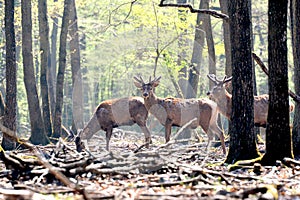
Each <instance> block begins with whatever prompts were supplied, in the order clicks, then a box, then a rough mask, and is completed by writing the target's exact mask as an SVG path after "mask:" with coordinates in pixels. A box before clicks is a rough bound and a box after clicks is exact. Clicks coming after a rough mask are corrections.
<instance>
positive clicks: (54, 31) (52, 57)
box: [48, 0, 58, 135]
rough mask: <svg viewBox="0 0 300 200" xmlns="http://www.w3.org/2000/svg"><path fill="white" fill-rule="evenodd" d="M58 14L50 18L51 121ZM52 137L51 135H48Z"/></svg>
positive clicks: (53, 107)
mask: <svg viewBox="0 0 300 200" xmlns="http://www.w3.org/2000/svg"><path fill="white" fill-rule="evenodd" d="M54 2H57V0H54ZM57 16H58V14H57V13H56V12H54V14H53V16H52V20H53V23H52V31H51V47H50V51H49V54H50V55H49V57H48V61H49V62H48V63H49V66H48V73H49V75H48V88H49V99H50V108H51V113H52V115H51V117H52V121H53V118H54V112H55V93H56V85H55V84H56V77H55V75H56V63H57V56H56V50H57V45H56V42H57V32H58V17H57ZM49 134H50V135H52V133H49Z"/></svg>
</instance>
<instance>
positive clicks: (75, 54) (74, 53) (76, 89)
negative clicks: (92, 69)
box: [70, 0, 83, 133]
mask: <svg viewBox="0 0 300 200" xmlns="http://www.w3.org/2000/svg"><path fill="white" fill-rule="evenodd" d="M71 4H72V5H71V10H70V21H71V22H70V23H71V25H70V36H71V40H70V54H71V69H72V85H73V91H72V93H73V94H72V96H73V98H72V100H73V109H72V110H73V128H72V129H73V132H75V133H76V132H77V129H78V128H80V129H82V128H83V95H82V75H81V68H80V60H81V59H80V47H79V36H78V23H77V11H76V5H75V0H71Z"/></svg>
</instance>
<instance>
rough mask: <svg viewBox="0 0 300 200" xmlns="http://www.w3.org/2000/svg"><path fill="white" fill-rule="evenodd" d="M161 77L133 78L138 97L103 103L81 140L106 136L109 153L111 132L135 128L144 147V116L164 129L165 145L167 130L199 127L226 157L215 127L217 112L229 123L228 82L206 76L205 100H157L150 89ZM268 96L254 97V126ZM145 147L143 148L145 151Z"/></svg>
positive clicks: (263, 116) (261, 119)
mask: <svg viewBox="0 0 300 200" xmlns="http://www.w3.org/2000/svg"><path fill="white" fill-rule="evenodd" d="M160 78H161V77H158V78H154V79H153V80H151V77H150V78H149V82H148V83H145V82H144V80H143V79H142V77H134V84H135V86H136V87H137V88H139V89H140V90H141V92H142V97H143V98H141V97H127V98H120V99H113V100H106V101H103V102H102V103H100V104H99V105H98V107H97V108H96V110H95V112H94V114H93V116H92V118H91V119H90V120H89V122H88V123H87V125H86V126H85V127H84V128H83V129H82V131H80V133H79V136H80V138H81V139H83V140H85V139H90V138H91V137H92V136H93V134H95V133H96V132H98V131H99V130H101V129H102V130H104V131H105V132H106V149H107V150H109V141H110V138H111V136H112V130H113V128H115V127H118V126H123V125H133V124H135V123H136V124H137V125H138V126H139V127H140V128H141V130H142V131H143V133H144V135H145V141H146V144H148V145H149V144H150V143H151V133H150V131H149V130H148V128H147V126H146V120H147V117H148V113H151V114H152V115H154V117H156V118H157V120H158V121H159V122H160V123H161V124H162V125H163V126H164V127H165V141H166V142H168V141H169V140H170V135H171V127H172V126H179V127H181V126H183V125H185V124H188V123H189V122H190V123H189V125H188V127H189V128H192V129H195V128H197V127H199V126H200V127H201V128H202V129H203V131H204V132H205V133H206V134H207V135H208V144H207V145H209V143H210V141H211V139H212V138H213V136H214V134H215V135H217V136H218V137H219V139H220V140H221V145H222V150H223V153H224V154H226V147H225V142H224V134H223V131H222V130H221V129H220V127H219V126H218V124H217V118H218V113H219V112H220V113H221V114H223V115H224V116H225V117H227V118H228V119H229V120H230V115H231V107H232V96H231V94H230V93H228V92H227V90H226V83H228V82H229V81H230V80H231V77H230V78H227V77H226V76H225V78H224V79H223V80H218V79H217V78H216V76H215V75H213V74H210V75H208V78H209V79H210V80H211V81H212V82H213V83H214V84H215V86H214V87H213V88H212V90H211V91H209V92H208V93H207V95H208V96H209V99H207V98H202V99H182V98H160V97H157V96H156V95H155V93H154V88H155V87H157V86H158V85H159V81H160ZM268 101H269V96H268V95H260V96H255V97H254V122H255V125H257V126H262V127H265V126H266V123H267V114H268ZM148 145H147V147H148Z"/></svg>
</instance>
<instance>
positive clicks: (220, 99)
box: [207, 74, 294, 128]
mask: <svg viewBox="0 0 300 200" xmlns="http://www.w3.org/2000/svg"><path fill="white" fill-rule="evenodd" d="M207 77H208V79H209V80H211V81H212V82H213V83H214V84H215V86H214V87H213V88H212V89H211V90H210V91H208V92H207V95H208V96H209V98H210V99H211V100H213V101H215V102H216V103H217V105H218V109H219V111H220V113H222V114H223V115H224V116H225V117H226V118H227V119H228V120H230V116H231V112H232V95H231V94H230V93H229V92H228V91H227V90H226V84H227V83H228V82H230V81H231V79H232V76H231V77H227V76H225V77H224V78H223V80H219V79H217V77H216V76H215V75H214V74H208V75H207ZM293 108H294V105H292V104H291V105H290V112H291V111H293ZM268 109H269V95H268V94H262V95H258V96H254V125H255V126H257V127H263V128H266V126H267V118H268Z"/></svg>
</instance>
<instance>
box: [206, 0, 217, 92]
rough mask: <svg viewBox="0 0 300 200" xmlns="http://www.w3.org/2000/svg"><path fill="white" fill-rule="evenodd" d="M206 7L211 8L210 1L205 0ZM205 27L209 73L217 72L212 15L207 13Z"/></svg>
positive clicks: (210, 86)
mask: <svg viewBox="0 0 300 200" xmlns="http://www.w3.org/2000/svg"><path fill="white" fill-rule="evenodd" d="M204 4H205V5H204V8H205V9H208V8H209V1H208V0H205V1H204ZM204 27H205V33H206V35H205V36H206V44H207V48H208V59H209V61H208V63H209V66H208V73H209V74H216V52H215V42H214V37H213V31H212V26H211V17H210V15H205V18H204ZM209 84H210V85H209V89H211V88H212V86H213V85H212V82H211V81H210V82H209Z"/></svg>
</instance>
